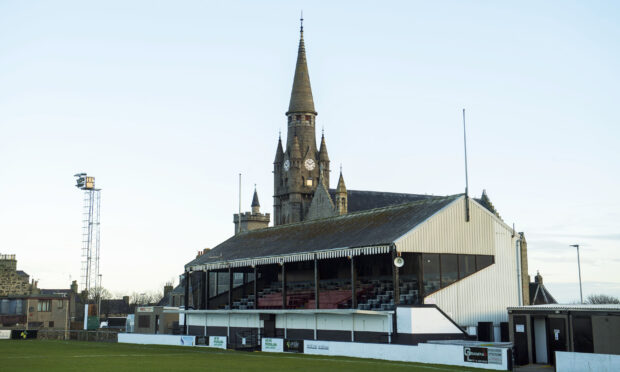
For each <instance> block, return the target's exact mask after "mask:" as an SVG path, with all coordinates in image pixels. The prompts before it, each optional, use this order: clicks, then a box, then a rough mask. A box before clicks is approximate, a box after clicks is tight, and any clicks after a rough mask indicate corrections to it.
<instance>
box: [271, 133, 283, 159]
mask: <svg viewBox="0 0 620 372" xmlns="http://www.w3.org/2000/svg"><path fill="white" fill-rule="evenodd" d="M283 159H284V151H283V150H282V137H280V136H278V148H277V149H276V158H275V159H274V161H273V162H274V164H279V163H282V160H283Z"/></svg>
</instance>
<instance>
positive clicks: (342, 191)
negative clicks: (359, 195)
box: [336, 165, 349, 215]
mask: <svg viewBox="0 0 620 372" xmlns="http://www.w3.org/2000/svg"><path fill="white" fill-rule="evenodd" d="M348 199H349V198H348V194H347V187H346V186H345V185H344V177H342V165H341V166H340V178H339V179H338V187H337V188H336V212H338V214H339V215H343V214H346V213H347V211H348V209H349V202H348Z"/></svg>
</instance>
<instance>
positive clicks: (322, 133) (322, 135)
mask: <svg viewBox="0 0 620 372" xmlns="http://www.w3.org/2000/svg"><path fill="white" fill-rule="evenodd" d="M321 137H325V126H323V125H321Z"/></svg>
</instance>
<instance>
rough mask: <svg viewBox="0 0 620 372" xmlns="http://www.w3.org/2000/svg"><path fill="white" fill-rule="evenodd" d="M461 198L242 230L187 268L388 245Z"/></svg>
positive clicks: (427, 198) (431, 200) (413, 203)
mask: <svg viewBox="0 0 620 372" xmlns="http://www.w3.org/2000/svg"><path fill="white" fill-rule="evenodd" d="M460 196H461V195H452V196H445V197H427V196H424V197H423V198H422V199H421V200H418V201H415V202H412V203H407V204H401V205H394V206H390V207H385V208H377V209H372V210H367V211H362V212H358V213H348V214H345V215H342V216H336V217H329V218H323V219H318V220H309V221H303V222H299V223H293V224H286V225H279V226H275V227H268V228H265V229H259V230H252V231H247V232H243V233H240V234H237V235H235V236H233V237H231V238H230V239H228V240H226V241H224V242H223V243H221V244H220V245H218V246H216V247H215V248H213V249H211V250H210V251H209V252H207V253H205V254H203V255H201V256H199V257H197V258H196V259H194V260H193V261H191V262H189V263H188V264H187V265H186V266H187V267H193V266H198V265H207V264H217V263H226V262H228V261H235V260H248V259H253V258H260V257H278V256H283V255H293V254H305V253H311V252H317V251H325V250H335V249H346V248H356V247H375V246H385V245H389V244H391V243H393V242H394V241H395V240H396V239H398V238H399V237H401V236H402V235H404V234H405V233H407V232H408V231H410V230H411V229H412V228H414V227H415V226H417V225H419V224H421V223H422V222H424V221H425V220H426V219H428V218H429V217H431V216H432V215H433V214H435V213H436V212H438V211H439V210H441V209H442V208H444V207H445V206H447V205H448V204H450V203H452V202H453V201H455V200H456V199H458V198H459V197H460Z"/></svg>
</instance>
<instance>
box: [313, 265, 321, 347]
mask: <svg viewBox="0 0 620 372" xmlns="http://www.w3.org/2000/svg"><path fill="white" fill-rule="evenodd" d="M314 308H315V309H319V308H320V307H319V260H318V259H317V258H316V254H315V255H314ZM314 333H315V340H316V330H315V332H314Z"/></svg>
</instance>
